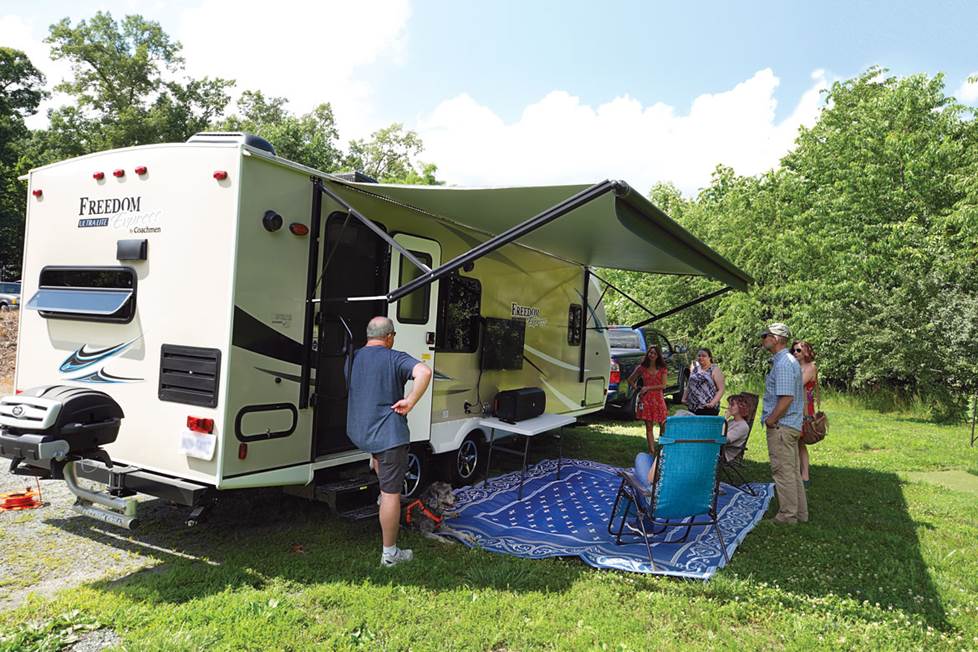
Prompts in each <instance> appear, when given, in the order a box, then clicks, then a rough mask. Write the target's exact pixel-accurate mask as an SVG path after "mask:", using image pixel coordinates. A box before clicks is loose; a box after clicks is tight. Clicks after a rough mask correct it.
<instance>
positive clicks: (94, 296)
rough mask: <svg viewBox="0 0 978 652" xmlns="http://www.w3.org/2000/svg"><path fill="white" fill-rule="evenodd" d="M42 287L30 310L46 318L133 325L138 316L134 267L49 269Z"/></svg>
mask: <svg viewBox="0 0 978 652" xmlns="http://www.w3.org/2000/svg"><path fill="white" fill-rule="evenodd" d="M39 285H40V288H39V289H38V291H37V292H36V293H35V294H34V296H33V297H31V300H30V301H28V302H27V308H28V309H29V310H37V311H38V312H39V313H40V315H41V316H42V317H45V318H49V319H80V320H85V321H113V322H121V323H129V322H130V321H132V318H133V316H134V315H135V313H136V297H135V295H136V272H135V271H134V270H133V269H132V268H131V267H45V268H44V269H42V270H41V277H40V283H39Z"/></svg>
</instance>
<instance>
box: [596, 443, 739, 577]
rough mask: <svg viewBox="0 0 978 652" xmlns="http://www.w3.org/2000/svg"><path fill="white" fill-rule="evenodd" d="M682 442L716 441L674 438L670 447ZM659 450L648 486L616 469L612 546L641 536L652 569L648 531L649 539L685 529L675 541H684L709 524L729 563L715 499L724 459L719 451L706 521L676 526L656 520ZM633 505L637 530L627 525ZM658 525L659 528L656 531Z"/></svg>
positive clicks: (690, 520)
mask: <svg viewBox="0 0 978 652" xmlns="http://www.w3.org/2000/svg"><path fill="white" fill-rule="evenodd" d="M724 434H726V426H724ZM683 443H689V444H705V443H708V444H713V443H716V440H715V439H677V440H676V441H675V442H674V443H672V444H669V445H670V446H675V445H682V444H683ZM661 451H662V448H661V447H660V448H658V449H657V450H656V452H655V459H656V462H657V463H656V465H655V475H654V476H653V479H652V483H651V485H649V486H645V485H644V484H643V483H642V482H641V481H640V480H639V479H638V478H636V477H635V475H634V474H633V473H632V472H631V471H626V470H619V471H618V472H617V475H618V477H620V478H621V484H620V485H619V486H618V494H617V495H616V496H615V502H614V503H613V504H612V506H611V516H610V517H609V519H608V533H609V534H612V535H614V537H615V543H616V544H617V545H622V537H623V536H634V537H640V538H641V539H642V540H643V541H644V542H645V549H646V550H647V552H648V554H649V564H651V566H652V570H653V571H654V570H655V560H654V559H653V557H652V543H651V541H650V538H651V537H650V536H649V532H650V530H651V534H652V537H655V536H656V535H659V534H662V533H663V532H665V531H666V529H667V528H670V527H685V528H686V532H685V533H684V534H683V536H682V538H681V539H678V540H677V542H685V541H686V540H687V539H688V538H689V533H690V532H691V531H692V529H693V527H694V526H701V525H712V526H713V528H714V529H715V530H716V533H717V538H718V539H719V541H720V550H721V552H722V553H723V559H724V562H726V563H728V564H729V563H730V557H729V556H728V555H727V545H726V543H725V542H724V540H723V533H721V532H720V525H719V522H718V518H717V499H718V496H719V493H720V460H722V459H723V454H722V452H721V453H719V454H718V459H717V468H716V470H715V471H714V482H713V500H712V501H711V503H710V510H709V513H708V514H707V515H708V516H709V520H699V521H698V520H696V519H697V517H698V516H702V515H699V514H698V515H696V516H690V517H687V518H685V519H682V521H680V522H678V523H673V522H670V520H669V519H657V518H656V517H655V500H656V491H655V487H656V486H657V485H658V483H659V479H660V477H661V474H662V467H663V465H662V464H658V461H659V456H660V453H661ZM639 496H642V497H643V498H645V501H646V505H647V507H645V508H643V507H642V506H641V502H640V501H639V499H638V497H639ZM622 501H625V503H624V504H625V507H624V510H625V511H624V513H623V514H621V523H620V524H619V525H618V528H617V530H616V529H615V527H614V525H615V521H616V515H617V514H618V508H619V505H620V504H621V503H622ZM633 506H634V508H635V513H636V516H637V517H638V519H637V520H638V530H635V528H634V527H633V526H631V525H628V523H627V521H628V516H629V514H630V513H631V509H632V507H633ZM646 519H648V520H649V523H650V525H651V527H650V528H646V523H645V521H646ZM657 526H658V529H657ZM625 528H628V530H629V532H627V533H626V532H625V531H624V530H625Z"/></svg>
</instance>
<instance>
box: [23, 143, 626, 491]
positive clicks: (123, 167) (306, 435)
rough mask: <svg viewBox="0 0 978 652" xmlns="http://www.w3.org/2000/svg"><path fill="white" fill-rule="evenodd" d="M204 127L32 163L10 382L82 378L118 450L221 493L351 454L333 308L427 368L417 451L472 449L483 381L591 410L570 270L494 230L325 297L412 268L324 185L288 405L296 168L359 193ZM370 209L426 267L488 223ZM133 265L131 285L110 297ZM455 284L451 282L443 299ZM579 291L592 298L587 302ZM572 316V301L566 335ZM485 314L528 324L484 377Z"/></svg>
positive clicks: (113, 451) (302, 222)
mask: <svg viewBox="0 0 978 652" xmlns="http://www.w3.org/2000/svg"><path fill="white" fill-rule="evenodd" d="M217 140H218V142H189V143H181V144H164V145H148V146H141V147H133V148H128V149H119V150H113V151H107V152H100V153H96V154H91V155H88V156H83V157H80V158H76V159H72V160H68V161H64V162H61V163H56V164H53V165H49V166H46V167H42V168H39V169H36V170H33V171H32V172H31V173H30V178H29V189H28V192H29V195H28V212H27V228H26V241H25V254H24V264H23V270H24V273H23V297H24V299H25V301H24V307H25V309H23V310H21V313H20V315H21V316H20V319H21V323H20V341H19V345H18V350H17V371H16V379H15V383H16V388H18V389H19V390H23V389H27V388H30V387H34V386H39V385H51V384H59V385H79V386H89V387H95V388H96V389H99V390H101V391H103V392H105V393H107V394H109V395H110V396H111V397H112V398H113V399H115V400H116V401H117V402H118V404H119V405H120V406H121V407H122V409H123V411H124V413H125V418H124V419H123V421H122V425H121V429H120V431H119V434H118V438H117V439H116V441H115V442H114V443H112V444H111V445H109V446H108V447H107V451H108V453H109V455H110V456H111V458H112V460H113V462H114V463H115V464H117V465H126V466H128V467H134V468H137V469H140V470H145V471H147V472H151V473H153V474H157V475H158V476H160V477H165V478H173V479H176V480H177V481H179V480H184V481H189V482H192V483H196V484H200V485H205V486H207V487H211V488H215V489H232V488H243V487H266V486H285V485H309V484H310V483H312V482H313V480H314V477H315V476H316V473H317V471H318V470H321V469H327V468H330V467H336V466H340V465H346V464H349V463H353V462H358V461H361V460H365V459H366V455H365V454H363V453H361V452H360V451H358V450H356V449H354V448H353V447H352V445H350V444H349V441H348V440H347V439H346V438H345V435H344V434H343V432H344V430H345V408H344V407H343V406H344V405H345V381H344V380H343V376H342V366H343V364H344V361H345V359H346V356H345V355H344V353H345V352H346V350H345V349H344V347H347V348H348V347H349V344H350V343H349V342H347V341H346V339H347V338H346V337H345V336H344V334H343V322H340V321H339V320H338V317H344V322H345V323H346V324H347V325H348V326H349V327H350V328H351V331H352V334H353V340H354V343H353V344H354V345H362V343H363V340H364V334H363V331H362V329H363V327H364V325H365V319H366V318H369V316H370V315H371V314H373V313H376V312H380V313H385V314H388V315H389V316H390V317H391V318H392V319H393V320H394V321H395V328H396V331H397V339H396V342H395V346H396V348H398V349H400V350H405V351H407V352H408V353H410V354H411V355H413V356H414V357H416V358H418V359H420V360H422V361H423V362H424V363H425V364H428V365H430V366H431V367H432V368H433V370H434V372H435V376H434V380H433V382H432V386H431V389H429V391H428V392H427V393H426V395H425V398H424V400H423V402H422V403H419V404H418V406H417V407H416V408H415V410H414V411H413V412H412V413H411V415H410V426H411V433H412V441H413V442H414V443H415V446H414V449H413V450H414V452H415V453H416V454H417V455H416V458H417V459H416V462H417V463H421V464H426V463H429V462H431V461H432V460H433V459H435V458H434V457H433V456H435V455H444V456H447V457H448V458H449V461H450V459H451V457H452V456H453V455H455V453H456V451H458V450H459V448H460V446H462V445H463V443H465V442H467V441H468V442H469V443H468V447H469V448H470V449H471V448H472V444H473V443H475V444H478V445H479V446H481V444H482V442H483V441H484V439H485V436H486V434H485V433H483V432H482V431H481V430H480V429H479V426H478V420H479V416H481V413H482V409H481V405H482V404H484V403H486V402H488V401H490V400H491V398H492V397H493V395H494V394H495V393H496V392H497V391H500V390H505V389H514V388H519V387H527V386H535V387H540V388H542V389H544V390H545V392H546V399H547V411H548V412H552V413H561V414H570V415H580V414H585V413H589V412H593V411H596V410H599V409H600V408H601V407H602V406H603V404H604V394H605V388H606V386H607V380H608V374H609V369H610V364H609V356H608V347H607V343H606V339H605V335H604V332H603V330H602V327H603V325H604V323H605V318H604V311H603V309H602V307H601V305H600V304H596V299H597V297H598V296H599V294H600V290H599V289H598V288H597V286H596V285H592V287H590V288H588V290H587V291H585V285H584V284H585V279H586V278H588V277H587V275H586V273H585V269H584V268H582V266H581V265H579V264H575V263H573V262H569V261H567V260H564V259H561V258H558V257H555V256H552V255H548V254H547V253H544V252H543V251H539V250H534V249H531V248H527V247H523V246H520V245H511V246H507V247H506V248H504V249H501V250H498V251H496V252H493V253H490V254H488V255H487V256H485V257H484V258H481V259H479V260H478V261H476V262H475V263H474V264H473V266H472V267H471V268H468V271H465V270H464V269H463V270H461V271H460V272H458V274H457V275H456V276H455V277H454V278H455V279H456V280H453V281H451V282H448V281H446V280H442V281H438V282H436V283H433V284H431V285H429V286H427V287H426V288H425V289H423V290H420V291H417V292H415V293H413V294H410V295H408V296H407V297H405V298H403V299H401V300H400V301H397V302H394V303H390V304H389V305H388V304H386V303H385V302H383V301H368V302H352V303H344V302H336V301H331V300H330V299H332V298H335V297H336V296H337V295H339V296H342V297H350V296H354V297H356V296H376V295H383V294H385V293H386V292H387V291H388V290H389V289H394V288H397V287H399V286H402V285H404V283H405V282H406V281H407V280H410V279H411V278H413V277H414V276H415V275H416V274H417V271H416V268H415V267H414V266H413V265H411V264H410V263H408V262H406V261H402V256H401V253H400V252H399V251H397V250H396V249H392V248H391V247H390V246H388V245H387V244H386V243H385V242H384V241H383V240H381V239H380V238H378V237H377V236H376V235H374V234H372V233H370V232H369V231H368V230H366V229H365V228H364V227H363V226H362V225H361V224H360V223H359V222H357V221H356V220H349V221H347V220H346V216H347V213H346V210H345V209H344V207H343V206H342V205H340V204H339V203H336V202H335V201H333V200H332V199H331V198H330V197H323V200H322V209H321V211H320V214H319V216H318V218H319V219H320V220H321V235H320V239H319V246H318V251H317V252H316V255H317V258H318V261H317V262H316V265H315V267H314V271H315V273H316V276H317V280H318V283H317V284H316V294H315V296H316V297H317V299H318V300H317V302H316V303H315V304H314V311H313V314H314V315H315V316H316V321H315V322H314V329H315V333H316V336H315V342H314V346H315V352H314V354H313V355H312V357H311V359H312V361H313V363H312V368H311V369H310V376H311V379H312V381H311V383H310V387H311V389H310V396H311V400H310V404H309V405H308V406H302V405H301V402H300V400H299V395H300V385H301V383H302V371H303V370H302V359H303V356H304V355H306V354H307V353H308V352H307V351H306V350H305V349H304V345H305V344H306V342H305V333H304V326H305V313H306V308H307V305H308V302H307V290H308V277H309V273H310V263H309V261H310V238H311V237H312V233H310V232H311V231H313V230H314V229H313V226H314V225H313V224H312V221H313V220H312V210H313V195H314V193H313V185H312V182H311V179H312V178H314V177H318V178H320V179H322V180H323V182H324V183H325V184H326V185H327V186H330V187H332V188H333V189H334V190H335V191H336V192H337V193H339V194H343V195H344V196H352V195H356V193H357V192H358V191H357V189H356V187H355V185H353V184H344V183H343V182H341V181H340V180H338V179H335V178H332V177H330V176H329V175H326V174H325V173H322V172H318V171H315V170H311V169H309V168H306V167H303V166H301V165H298V164H295V163H292V162H289V161H286V160H284V159H282V158H278V157H275V156H273V155H271V154H269V153H268V152H266V151H262V150H261V149H257V148H254V147H251V146H249V145H245V144H242V143H240V142H220V139H217ZM269 213H272V218H271V219H272V221H274V216H275V215H278V216H280V217H281V221H282V225H281V228H278V229H277V230H269V229H268V228H266V226H265V221H264V220H263V218H265V216H266V215H267V214H269ZM369 217H370V219H371V220H373V221H374V222H375V223H376V224H379V225H380V226H382V228H383V229H384V230H386V232H387V233H389V234H391V235H393V237H394V239H395V240H396V241H397V242H399V243H400V244H402V245H403V246H404V247H405V248H407V249H408V250H409V251H411V252H412V253H413V254H414V255H415V256H417V257H419V258H421V259H423V261H424V262H425V263H426V264H427V265H428V266H429V267H432V268H435V267H437V266H438V265H439V264H440V263H442V262H444V261H447V260H450V259H451V258H454V257H456V256H458V255H460V254H462V253H464V252H466V251H468V250H470V249H471V248H472V247H473V245H474V244H477V243H479V242H482V241H484V240H486V239H487V237H488V236H487V235H486V234H485V233H484V232H481V231H479V230H477V229H472V228H469V227H467V226H465V225H462V224H452V223H450V222H446V221H444V220H439V219H435V218H433V217H429V216H426V215H422V214H419V213H418V211H416V210H411V209H409V207H404V206H399V205H397V204H395V203H391V204H389V205H388V206H387V207H386V208H385V210H383V211H382V212H380V213H372V214H370V215H369ZM344 222H346V226H345V227H344V226H343V225H344ZM291 225H297V226H295V227H293V228H290V226H291ZM120 241H137V242H134V243H133V242H130V243H123V244H120ZM138 241H145V242H144V243H141V242H138ZM143 247H145V252H144V253H145V258H144V259H141V258H140V256H142V255H143V252H142V251H141V250H142V248H143ZM334 248H335V251H334ZM123 250H124V251H123ZM120 258H121V259H120ZM327 258H330V264H329V267H327V268H326V271H325V273H323V272H322V268H323V263H324V261H325V260H326V259H327ZM129 277H131V278H134V279H135V280H134V282H132V285H133V286H134V287H129V288H128V290H130V292H129V294H128V295H126V294H125V293H126V291H127V288H126V287H125V285H126V283H127V281H126V280H125V279H126V278H129ZM93 279H94V280H93ZM106 279H108V280H106ZM119 279H122V281H121V283H120V280H119ZM93 283H95V284H96V285H97V287H99V288H102V290H105V292H104V294H105V295H106V296H105V297H102V298H104V300H105V302H106V303H98V302H95V303H98V305H96V306H95V307H94V308H92V307H91V306H89V304H88V303H86V301H94V299H93V298H92V297H93V296H96V298H97V295H98V291H95V294H94V295H91V294H89V295H85V296H84V297H83V299H84V300H83V301H81V302H79V301H77V300H76V299H77V296H75V295H77V292H76V290H78V289H82V290H85V291H88V292H90V293H91V292H92V290H91V285H92V284H93ZM451 283H456V284H457V286H458V288H457V290H456V291H455V293H454V295H453V296H451V297H446V296H445V292H446V288H449V287H454V286H451ZM79 284H81V286H82V287H81V288H79V287H76V286H78V285H79ZM73 293H74V295H73ZM473 295H474V296H473ZM584 295H589V296H590V297H591V299H590V301H589V303H590V305H588V306H586V307H585V306H582V303H583V296H584ZM86 297H87V298H86ZM127 297H128V298H127ZM113 300H115V301H116V303H112V301H113ZM32 301H33V304H32ZM59 301H63V302H64V303H63V304H59V303H58V302H59ZM52 302H53V303H52ZM119 302H122V304H121V305H122V307H121V308H119V309H118V310H115V311H113V310H112V309H113V308H115V307H116V305H117V303H119ZM473 305H474V306H475V310H476V312H475V314H471V308H472V306H473ZM51 306H60V308H58V309H57V310H52V309H51ZM106 306H108V307H106ZM574 306H577V308H574ZM45 307H47V310H45ZM39 308H40V309H39ZM89 308H91V310H89ZM58 310H64V312H59V311H58ZM459 310H461V311H462V312H461V313H460V314H454V313H453V311H455V312H458V311H459ZM575 310H577V311H578V312H577V313H576V315H577V317H578V318H580V316H581V314H582V313H583V314H584V315H586V322H587V327H586V330H584V333H585V335H584V341H583V342H581V341H580V337H579V335H577V333H576V330H577V329H578V328H579V327H580V322H579V321H578V322H577V323H575V321H574V315H575V313H574V311H575ZM99 311H101V312H99ZM106 311H108V312H106ZM350 311H352V312H350ZM467 311H468V312H467ZM487 318H489V319H492V318H496V319H499V320H507V321H510V322H512V321H513V320H519V321H522V322H524V323H525V341H524V349H523V351H522V355H523V357H524V359H525V364H523V365H522V368H521V369H512V370H483V371H480V355H481V352H482V351H481V350H482V346H481V344H482V342H481V340H482V339H483V338H486V337H492V334H491V333H490V332H488V331H484V330H483V329H482V328H481V327H480V326H479V324H480V323H484V321H485V319H487ZM358 329H359V330H358ZM446 329H449V330H451V332H450V333H446ZM446 338H447V339H446ZM436 343H437V344H439V346H436ZM582 345H583V347H584V352H585V356H586V357H584V358H583V359H582ZM201 356H202V357H201ZM198 358H199V359H198ZM194 360H197V361H198V362H200V364H203V365H204V366H205V367H207V365H210V366H211V367H212V368H213V370H214V372H215V373H214V374H209V373H206V372H202V371H200V369H203V368H205V367H200V366H195V365H194V364H190V362H188V361H194ZM201 361H202V362H201ZM195 369H197V371H195ZM581 369H583V373H582V372H581ZM186 397H191V398H192V400H189V401H188V400H186ZM188 418H197V419H212V420H213V432H212V433H211V434H207V433H194V432H191V431H189V430H188ZM425 471H427V467H426V468H425ZM463 479H465V478H463Z"/></svg>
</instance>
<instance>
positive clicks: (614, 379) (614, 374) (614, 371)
mask: <svg viewBox="0 0 978 652" xmlns="http://www.w3.org/2000/svg"><path fill="white" fill-rule="evenodd" d="M620 382H621V367H619V366H618V363H617V362H615V361H614V360H612V361H611V376H609V377H608V384H609V385H617V384H618V383H620Z"/></svg>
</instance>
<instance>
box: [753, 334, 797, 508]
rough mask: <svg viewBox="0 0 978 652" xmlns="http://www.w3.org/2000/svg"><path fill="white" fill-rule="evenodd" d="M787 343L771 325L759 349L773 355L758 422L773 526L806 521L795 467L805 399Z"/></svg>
mask: <svg viewBox="0 0 978 652" xmlns="http://www.w3.org/2000/svg"><path fill="white" fill-rule="evenodd" d="M790 341H791V331H790V330H788V327H787V326H785V325H784V324H782V323H775V324H771V325H770V326H768V327H767V328H765V329H764V330H763V331H762V332H761V345H762V346H763V347H764V348H765V349H767V350H768V351H770V352H771V353H772V354H773V357H772V359H771V371H769V372H768V374H767V379H766V380H765V382H764V409H763V410H762V411H761V419H762V420H763V421H764V425H765V427H766V428H767V451H768V455H769V457H770V458H771V475H773V476H774V487H775V489H776V491H777V494H778V514H777V516H775V517H774V522H775V523H782V524H785V525H795V524H796V523H805V522H807V521H808V498H807V496H806V495H805V485H804V484H803V483H802V480H801V467H800V465H799V463H798V439H799V438H800V437H801V423H802V418H803V412H802V410H803V409H804V405H805V398H804V394H803V393H802V392H803V387H802V381H801V366H800V365H799V364H798V361H797V360H796V359H795V356H793V355H791V353H789V351H788V342H790Z"/></svg>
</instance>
